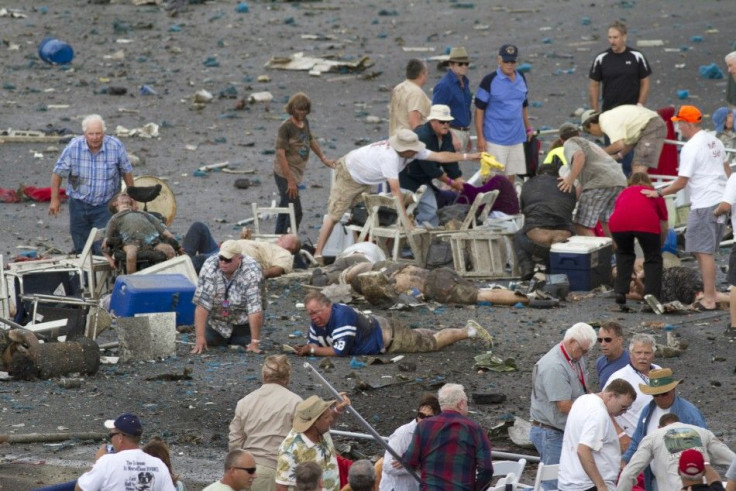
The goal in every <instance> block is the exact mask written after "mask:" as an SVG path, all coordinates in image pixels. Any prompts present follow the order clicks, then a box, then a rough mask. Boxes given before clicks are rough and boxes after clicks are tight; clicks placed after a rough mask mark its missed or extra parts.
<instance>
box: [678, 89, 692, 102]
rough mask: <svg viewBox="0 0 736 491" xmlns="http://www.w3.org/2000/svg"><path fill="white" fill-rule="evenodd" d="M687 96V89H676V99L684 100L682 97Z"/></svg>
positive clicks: (688, 95) (688, 92) (688, 94)
mask: <svg viewBox="0 0 736 491" xmlns="http://www.w3.org/2000/svg"><path fill="white" fill-rule="evenodd" d="M688 97H690V91H689V90H687V89H683V90H678V91H677V98H678V99H683V100H684V99H687V98H688Z"/></svg>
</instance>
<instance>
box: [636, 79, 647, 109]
mask: <svg viewBox="0 0 736 491" xmlns="http://www.w3.org/2000/svg"><path fill="white" fill-rule="evenodd" d="M647 97H649V77H646V78H642V79H641V80H639V100H638V101H636V102H637V104H641V105H642V106H643V105H645V104H646V103H647Z"/></svg>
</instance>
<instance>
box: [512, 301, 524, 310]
mask: <svg viewBox="0 0 736 491" xmlns="http://www.w3.org/2000/svg"><path fill="white" fill-rule="evenodd" d="M514 308H515V309H523V308H524V304H523V303H521V302H516V303H515V304H514Z"/></svg>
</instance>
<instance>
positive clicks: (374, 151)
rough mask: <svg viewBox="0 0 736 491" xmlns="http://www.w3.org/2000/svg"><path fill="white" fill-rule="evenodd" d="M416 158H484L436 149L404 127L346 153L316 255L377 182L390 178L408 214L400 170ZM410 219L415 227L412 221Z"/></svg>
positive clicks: (338, 167)
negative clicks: (338, 223) (347, 212)
mask: <svg viewBox="0 0 736 491" xmlns="http://www.w3.org/2000/svg"><path fill="white" fill-rule="evenodd" d="M414 159H419V160H429V161H431V162H440V163H447V164H449V163H452V162H458V161H459V160H480V154H479V153H472V154H468V153H457V152H432V151H430V150H427V148H426V145H425V144H424V143H422V142H421V141H419V137H418V136H417V134H416V133H414V132H413V131H411V130H409V129H406V128H404V129H400V130H398V131H397V132H396V134H394V135H393V136H392V137H391V138H389V139H388V140H383V141H379V142H376V143H371V144H370V145H366V146H364V147H360V148H358V149H356V150H353V151H352V152H350V153H348V154H347V155H345V156H343V157H342V158H340V159H339V160H338V161H337V164H335V168H336V170H335V182H334V184H333V185H332V189H331V191H330V197H329V199H328V201H327V217H326V218H325V220H324V222H323V223H322V228H321V229H320V231H319V239H318V241H317V246H316V247H315V251H314V256H315V259H317V260H318V261H320V260H321V258H322V249H323V248H324V246H325V244H326V243H327V239H328V238H329V237H330V234H331V233H332V229H333V228H334V226H335V224H336V223H337V222H338V221H340V219H341V218H342V216H343V214H344V213H345V212H346V211H348V210H349V209H350V208H351V207H352V206H353V205H355V204H356V203H357V202H358V200H359V199H360V197H361V196H362V194H363V193H368V192H370V191H371V189H372V188H373V187H374V186H378V185H379V184H383V183H385V182H388V187H389V189H390V190H391V194H392V195H394V196H395V197H396V198H397V199H398V201H399V207H400V213H403V214H404V215H406V210H405V209H404V204H403V199H402V198H403V195H402V193H401V186H400V185H399V172H401V170H402V169H403V168H404V167H406V166H407V165H408V164H409V162H411V161H412V160H414ZM407 222H408V223H409V226H410V227H411V222H410V221H409V220H407Z"/></svg>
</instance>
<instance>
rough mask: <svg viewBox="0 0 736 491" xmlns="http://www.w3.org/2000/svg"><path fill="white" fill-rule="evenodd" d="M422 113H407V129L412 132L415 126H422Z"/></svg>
mask: <svg viewBox="0 0 736 491" xmlns="http://www.w3.org/2000/svg"><path fill="white" fill-rule="evenodd" d="M422 119H424V118H423V117H422V113H420V112H419V111H410V112H409V128H411V129H412V130H413V129H415V128H416V127H417V126H419V125H420V124H422Z"/></svg>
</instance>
